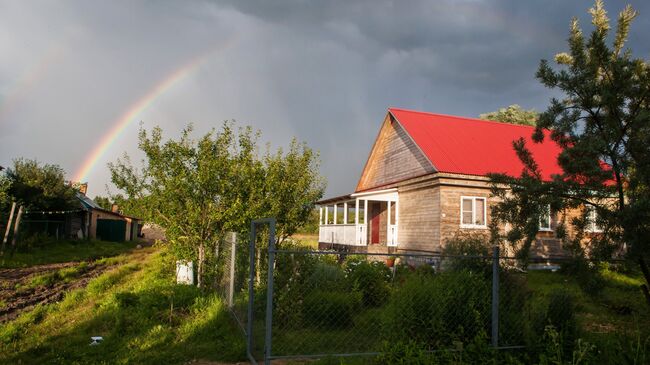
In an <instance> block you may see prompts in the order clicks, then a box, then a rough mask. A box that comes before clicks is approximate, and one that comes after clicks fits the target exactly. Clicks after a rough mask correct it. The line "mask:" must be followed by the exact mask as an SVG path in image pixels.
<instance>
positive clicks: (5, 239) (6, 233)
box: [2, 202, 16, 252]
mask: <svg viewBox="0 0 650 365" xmlns="http://www.w3.org/2000/svg"><path fill="white" fill-rule="evenodd" d="M15 210H16V202H13V203H12V204H11V213H9V220H8V221H7V229H6V230H5V237H4V239H3V240H2V251H3V252H4V250H5V245H6V244H7V240H9V232H11V221H12V220H13V218H14V211H15Z"/></svg>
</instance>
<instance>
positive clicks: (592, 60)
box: [491, 0, 650, 257]
mask: <svg viewBox="0 0 650 365" xmlns="http://www.w3.org/2000/svg"><path fill="white" fill-rule="evenodd" d="M589 12H590V13H591V16H592V24H593V25H594V28H595V29H594V30H593V32H592V33H591V34H590V35H589V36H588V37H587V38H585V36H583V33H582V30H581V28H580V26H579V24H578V20H577V19H576V18H573V20H572V21H571V31H570V37H569V41H568V42H569V52H568V53H560V54H558V55H557V56H556V57H555V61H556V63H557V64H558V68H557V69H556V68H553V67H551V65H550V64H549V62H548V61H546V60H542V61H541V63H540V66H539V70H538V71H537V75H536V76H537V78H538V79H539V80H540V81H541V82H542V84H544V85H545V86H547V87H549V88H551V89H555V90H559V91H561V92H562V93H563V94H564V97H563V98H562V99H555V98H553V99H552V100H551V103H550V106H549V108H548V109H547V110H546V111H545V112H544V113H542V114H541V115H540V118H539V121H538V122H537V127H536V130H535V133H534V134H533V140H534V141H535V142H536V143H541V142H543V141H544V140H545V139H549V138H550V139H551V141H552V142H551V141H548V142H547V143H557V144H558V145H559V146H561V147H562V148H563V151H562V152H561V154H560V155H559V157H558V163H559V165H560V167H561V168H562V173H561V174H559V175H557V176H553V178H552V181H543V180H542V178H541V176H542V175H541V171H540V169H539V166H538V165H537V164H536V162H535V159H534V157H533V155H532V154H531V153H530V151H529V150H528V148H527V146H526V144H525V142H524V140H523V139H521V140H518V141H515V142H514V148H515V150H516V152H517V154H518V156H519V158H520V160H521V161H522V163H523V164H524V166H525V168H524V170H523V172H522V174H521V176H520V177H518V178H514V177H509V176H504V175H491V177H492V184H493V192H494V194H495V195H497V196H498V197H500V198H501V199H502V203H500V204H498V205H497V206H496V207H494V209H493V217H494V218H495V219H494V222H493V234H494V236H493V237H494V238H495V239H498V238H499V236H498V232H497V230H496V228H495V227H496V226H497V223H498V222H499V221H501V222H504V221H505V222H510V223H512V227H513V228H512V230H510V231H509V232H508V234H507V237H506V238H507V239H508V240H509V241H510V242H511V243H513V244H515V245H516V247H517V248H518V249H519V250H520V254H522V256H526V255H527V253H528V252H527V251H528V248H529V247H530V243H531V242H532V240H533V239H534V237H535V234H536V233H537V230H538V225H539V217H540V215H541V214H542V213H543V212H544V211H545V209H547V208H545V207H547V206H548V205H550V206H551V209H552V210H553V211H558V212H566V211H568V210H571V209H580V210H581V211H582V214H581V216H579V217H576V218H574V219H571V220H569V221H567V222H560V226H559V227H558V235H560V236H561V237H564V238H565V242H566V243H567V247H569V248H570V249H572V250H573V252H574V253H575V254H577V255H583V254H584V252H583V249H582V247H584V246H583V245H581V243H585V240H590V241H591V242H590V243H591V244H592V247H593V248H594V251H593V253H594V254H595V255H602V256H603V257H611V255H612V254H613V253H615V252H620V251H621V250H625V251H626V252H627V253H628V254H629V255H630V256H633V257H635V256H638V255H641V254H644V253H645V254H647V253H648V251H649V241H648V237H650V194H649V192H650V191H649V187H650V148H648V146H650V110H649V107H650V64H649V63H648V61H645V60H643V59H638V58H633V57H632V52H631V50H629V49H625V48H624V47H625V42H626V40H627V36H628V33H629V28H630V24H631V22H632V20H633V19H634V18H635V17H636V15H637V13H636V12H635V11H634V10H633V9H632V8H631V7H630V6H627V7H625V9H624V10H623V11H622V12H621V13H620V14H619V17H618V24H617V28H616V32H615V34H614V38H613V44H612V45H611V47H610V46H609V45H608V43H607V40H608V35H609V30H610V22H609V19H608V17H607V13H606V11H605V8H604V6H603V2H602V1H601V0H597V1H596V2H595V5H594V6H593V8H591V9H590V10H589ZM504 185H506V186H509V187H510V189H508V190H505V189H502V187H503V186H504ZM589 211H595V212H596V213H597V214H596V216H597V218H596V219H597V223H598V224H599V225H600V226H601V227H602V228H603V233H602V234H600V235H595V236H592V237H586V236H585V235H584V230H585V227H586V225H587V224H588V223H589ZM592 218H593V216H592ZM568 224H571V225H572V226H573V227H574V228H575V232H577V233H576V235H575V236H574V237H568V236H567V235H566V232H567V230H566V228H567V225H568Z"/></svg>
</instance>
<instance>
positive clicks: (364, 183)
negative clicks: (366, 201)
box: [356, 113, 436, 191]
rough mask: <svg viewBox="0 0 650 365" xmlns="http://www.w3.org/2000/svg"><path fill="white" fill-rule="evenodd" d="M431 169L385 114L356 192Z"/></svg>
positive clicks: (413, 144) (400, 127) (432, 168)
mask: <svg viewBox="0 0 650 365" xmlns="http://www.w3.org/2000/svg"><path fill="white" fill-rule="evenodd" d="M435 171H436V170H435V168H434V166H433V165H432V164H431V162H430V161H429V159H428V158H427V157H426V156H425V155H424V153H422V151H421V150H420V148H419V147H418V146H417V145H416V144H415V142H414V141H413V139H412V138H411V136H409V135H408V133H407V132H406V130H405V129H404V128H403V127H402V126H401V125H400V124H399V122H398V121H397V120H396V119H395V118H394V117H393V116H392V114H391V113H388V114H387V115H386V118H385V119H384V122H383V123H382V126H381V129H380V130H379V135H378V136H377V139H376V140H375V143H374V145H373V147H372V150H371V152H370V156H369V157H368V160H367V162H366V165H365V167H364V169H363V172H362V174H361V178H360V179H359V183H358V184H357V188H356V191H363V190H368V189H372V188H374V187H378V186H383V185H386V184H390V183H394V182H398V181H402V180H405V179H409V178H412V177H417V176H422V175H425V174H428V173H432V172H435Z"/></svg>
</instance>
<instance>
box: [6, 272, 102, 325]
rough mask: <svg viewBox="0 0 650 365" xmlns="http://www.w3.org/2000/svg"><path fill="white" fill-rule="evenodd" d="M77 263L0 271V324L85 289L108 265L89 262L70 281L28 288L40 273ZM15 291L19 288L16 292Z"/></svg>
mask: <svg viewBox="0 0 650 365" xmlns="http://www.w3.org/2000/svg"><path fill="white" fill-rule="evenodd" d="M79 263H80V262H64V263H58V264H47V265H37V266H32V267H27V268H17V269H0V303H3V305H1V306H0V323H3V322H6V321H10V320H12V319H14V318H16V317H18V315H20V313H22V312H24V311H27V310H31V309H32V308H34V307H35V306H36V305H38V304H48V303H53V302H57V301H59V300H61V299H62V298H63V296H64V295H65V293H66V292H68V291H71V290H74V289H77V288H83V287H85V286H86V285H87V284H88V282H89V281H90V280H91V279H93V278H95V277H97V276H99V275H100V274H101V273H103V272H104V271H106V270H107V269H109V268H110V267H111V266H107V265H99V264H94V263H93V262H89V263H88V266H87V267H86V268H85V269H84V271H83V272H82V273H81V274H80V275H79V276H78V277H76V278H75V279H74V280H71V281H70V282H64V281H59V282H56V283H54V284H52V285H49V286H37V287H32V288H30V287H29V285H28V284H29V283H30V282H31V280H32V279H33V278H34V277H36V276H40V275H43V274H48V273H53V272H56V271H58V270H61V269H64V268H69V267H74V266H77V265H79ZM16 288H19V289H18V290H17V289H16Z"/></svg>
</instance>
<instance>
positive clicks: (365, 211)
mask: <svg viewBox="0 0 650 365" xmlns="http://www.w3.org/2000/svg"><path fill="white" fill-rule="evenodd" d="M363 224H365V225H368V199H366V200H364V201H363Z"/></svg>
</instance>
